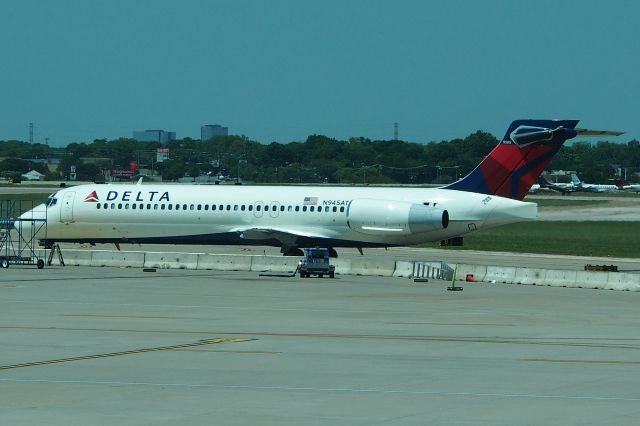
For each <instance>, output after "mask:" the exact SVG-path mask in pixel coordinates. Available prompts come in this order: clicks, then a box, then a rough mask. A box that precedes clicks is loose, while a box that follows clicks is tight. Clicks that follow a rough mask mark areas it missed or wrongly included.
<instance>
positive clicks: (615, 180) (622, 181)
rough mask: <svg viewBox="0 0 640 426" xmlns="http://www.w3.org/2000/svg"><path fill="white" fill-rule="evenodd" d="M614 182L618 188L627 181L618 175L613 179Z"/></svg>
mask: <svg viewBox="0 0 640 426" xmlns="http://www.w3.org/2000/svg"><path fill="white" fill-rule="evenodd" d="M613 183H614V184H615V185H616V186H617V187H618V189H620V188H622V187H624V185H625V181H624V179H622V177H621V176H616V177H615V179H614V180H613Z"/></svg>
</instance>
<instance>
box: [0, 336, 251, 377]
mask: <svg viewBox="0 0 640 426" xmlns="http://www.w3.org/2000/svg"><path fill="white" fill-rule="evenodd" d="M251 340H255V339H229V338H220V339H205V340H199V341H197V342H193V343H184V344H181V345H171V346H159V347H155V348H140V349H133V350H130V351H120V352H110V353H106V354H95V355H83V356H76V357H69V358H58V359H49V360H44V361H33V362H25V363H21V364H10V365H0V370H10V369H13V368H23V367H35V366H38V365H49V364H60V363H64V362H74V361H84V360H88V359H98V358H108V357H115V356H123V355H134V354H141V353H146V352H159V351H172V350H177V349H184V348H192V347H196V346H204V345H215V344H220V343H239V342H248V341H251Z"/></svg>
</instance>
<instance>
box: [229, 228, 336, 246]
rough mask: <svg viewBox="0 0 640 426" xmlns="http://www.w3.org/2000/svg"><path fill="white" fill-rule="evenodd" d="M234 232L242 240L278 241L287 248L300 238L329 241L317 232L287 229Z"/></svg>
mask: <svg viewBox="0 0 640 426" xmlns="http://www.w3.org/2000/svg"><path fill="white" fill-rule="evenodd" d="M232 232H237V233H239V234H240V238H244V239H247V240H266V239H270V238H273V239H276V240H278V241H280V242H282V243H283V244H284V245H287V246H295V245H296V240H297V239H298V238H300V237H303V238H314V239H329V238H330V237H329V236H328V235H323V234H320V233H317V232H303V231H300V230H297V229H296V230H292V229H286V228H236V229H233V230H232Z"/></svg>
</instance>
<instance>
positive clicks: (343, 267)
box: [330, 257, 351, 275]
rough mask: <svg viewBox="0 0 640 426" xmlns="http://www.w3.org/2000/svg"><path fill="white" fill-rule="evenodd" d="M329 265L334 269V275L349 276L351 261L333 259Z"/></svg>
mask: <svg viewBox="0 0 640 426" xmlns="http://www.w3.org/2000/svg"><path fill="white" fill-rule="evenodd" d="M330 262H331V264H332V265H333V266H335V267H336V274H341V275H351V259H342V258H340V257H339V258H337V259H336V258H333V259H331V260H330Z"/></svg>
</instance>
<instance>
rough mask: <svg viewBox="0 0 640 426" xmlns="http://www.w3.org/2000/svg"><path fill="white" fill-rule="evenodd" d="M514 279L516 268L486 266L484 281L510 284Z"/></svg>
mask: <svg viewBox="0 0 640 426" xmlns="http://www.w3.org/2000/svg"><path fill="white" fill-rule="evenodd" d="M515 277H516V268H515V267H513V266H487V275H485V281H489V282H490V281H493V280H495V281H496V282H498V283H506V284H511V283H513V282H514V279H515Z"/></svg>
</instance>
